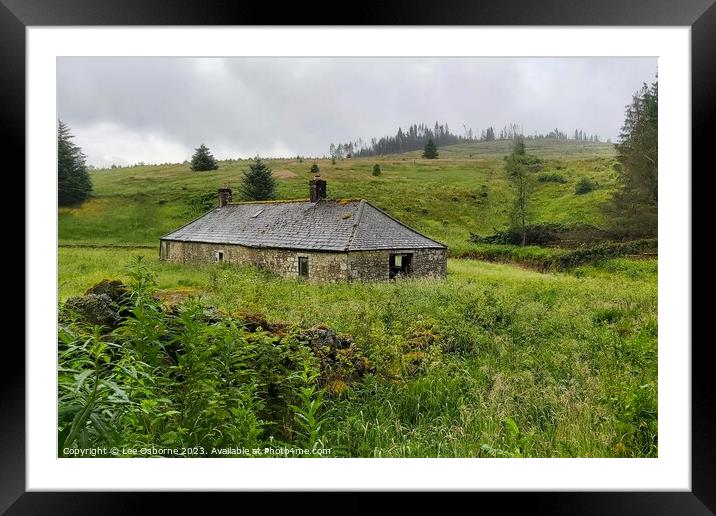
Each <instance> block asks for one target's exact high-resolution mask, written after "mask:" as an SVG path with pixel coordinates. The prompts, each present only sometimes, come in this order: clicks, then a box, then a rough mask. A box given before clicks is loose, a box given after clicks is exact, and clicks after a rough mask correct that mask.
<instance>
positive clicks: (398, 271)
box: [389, 253, 413, 279]
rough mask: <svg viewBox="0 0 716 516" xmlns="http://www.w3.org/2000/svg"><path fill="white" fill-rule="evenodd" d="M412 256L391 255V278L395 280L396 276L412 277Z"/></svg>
mask: <svg viewBox="0 0 716 516" xmlns="http://www.w3.org/2000/svg"><path fill="white" fill-rule="evenodd" d="M412 261H413V255H412V254H402V253H401V254H391V255H390V264H389V267H390V273H389V278H390V279H394V278H395V277H396V276H401V277H405V276H410V273H411V272H412V267H411V262H412Z"/></svg>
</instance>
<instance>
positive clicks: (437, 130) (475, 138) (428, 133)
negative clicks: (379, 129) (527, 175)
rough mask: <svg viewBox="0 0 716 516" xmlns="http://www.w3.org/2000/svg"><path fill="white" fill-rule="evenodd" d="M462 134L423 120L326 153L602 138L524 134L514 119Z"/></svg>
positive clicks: (393, 151) (340, 154)
mask: <svg viewBox="0 0 716 516" xmlns="http://www.w3.org/2000/svg"><path fill="white" fill-rule="evenodd" d="M463 133H464V134H460V135H459V134H455V133H453V132H452V131H451V130H450V127H449V126H448V124H447V122H446V123H442V124H441V123H439V122H437V121H436V122H435V125H433V127H430V126H429V125H427V124H425V123H420V124H412V125H411V126H409V127H408V128H407V129H406V130H403V128H402V127H398V131H397V132H396V133H395V135H394V136H383V137H381V138H371V139H370V141H365V140H363V139H361V138H358V139H357V140H355V141H352V142H347V143H339V144H337V145H336V144H335V143H331V145H330V147H329V155H330V157H331V158H332V159H336V158H339V159H342V158H352V157H368V156H382V155H385V154H400V153H402V152H409V151H415V150H421V149H424V148H425V146H426V145H427V144H428V142H429V141H431V140H432V142H433V143H434V145H435V146H436V147H444V146H446V145H455V144H458V143H475V142H490V141H496V140H514V139H515V138H517V137H518V136H519V137H521V138H523V139H526V140H543V139H556V140H570V139H571V140H578V141H589V142H594V143H599V142H601V141H602V140H601V138H600V137H599V135H597V134H589V133H587V132H586V131H583V130H582V129H575V130H574V133H573V135H572V136H571V137H570V136H568V135H567V133H566V132H564V131H562V130H560V129H558V128H555V129H553V130H552V131H550V132H548V133H537V132H535V133H534V134H532V135H528V136H526V135H524V130H523V128H522V126H521V125H519V124H516V123H510V124H505V125H504V127H502V129H500V130H499V132H497V131H496V130H495V128H494V127H493V126H490V127H488V128H486V129H483V130H482V131H481V132H480V133H479V134H478V133H477V131H474V130H473V129H472V128H468V127H466V126H463Z"/></svg>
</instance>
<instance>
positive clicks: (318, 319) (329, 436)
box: [59, 248, 658, 457]
mask: <svg viewBox="0 0 716 516" xmlns="http://www.w3.org/2000/svg"><path fill="white" fill-rule="evenodd" d="M137 252H138V253H139V254H143V255H145V256H146V257H147V258H146V261H147V267H148V269H149V271H152V272H154V273H156V274H157V281H158V284H159V287H160V288H161V289H162V290H163V296H167V295H170V294H171V292H175V293H176V292H180V293H182V294H183V295H188V294H192V295H201V297H202V299H203V300H204V301H205V302H207V303H211V304H214V305H216V306H218V307H219V308H220V309H222V310H225V311H226V312H228V313H241V312H245V311H253V312H262V313H264V314H266V316H267V317H268V319H269V320H273V321H287V322H289V323H292V324H295V325H298V326H300V327H311V326H316V325H321V324H325V325H328V326H330V327H332V328H334V329H335V330H337V331H339V332H342V333H347V334H350V335H352V336H353V338H354V339H355V343H356V346H357V347H358V348H359V349H360V351H361V352H362V353H364V354H365V355H366V356H367V357H368V358H369V359H370V360H371V361H372V362H373V363H374V364H375V367H376V373H375V374H374V375H369V376H367V377H365V378H364V379H363V380H362V381H361V382H358V383H356V384H353V385H351V386H350V387H349V388H347V389H341V390H340V392H339V393H338V394H336V395H334V396H329V397H328V398H326V400H325V403H326V405H325V407H324V408H325V410H326V412H325V413H326V417H325V419H324V420H323V421H322V422H321V425H320V426H321V430H320V436H318V434H315V435H314V437H316V438H318V437H320V440H321V442H322V444H323V445H325V446H327V447H330V448H331V449H332V453H333V454H335V455H338V456H351V457H354V456H361V457H363V456H369V457H373V456H380V457H406V456H429V457H433V456H458V457H651V456H656V455H657V449H658V447H657V437H656V425H657V405H656V404H657V327H658V325H657V270H656V262H655V260H642V261H634V260H626V259H623V258H619V259H613V260H606V261H605V262H603V263H602V264H600V265H589V266H582V267H579V268H577V269H576V270H575V272H574V273H572V274H563V273H558V274H556V273H553V274H540V273H537V272H534V271H529V270H523V269H518V268H515V267H512V266H506V265H500V264H490V263H481V262H475V261H471V260H455V259H451V260H450V261H449V263H448V272H449V274H448V279H447V280H444V281H440V280H427V279H408V280H404V281H399V282H395V283H338V284H330V285H329V284H325V285H321V284H311V283H306V282H304V281H301V280H285V279H279V278H277V277H275V276H273V275H271V274H268V273H264V272H261V271H258V270H257V269H255V268H253V267H238V266H231V265H222V266H214V265H212V266H205V267H190V266H182V265H169V264H165V263H161V262H159V261H158V259H157V253H156V252H153V251H151V250H138V251H137ZM133 254H135V252H134V251H132V250H126V249H66V248H61V249H60V278H59V281H60V299H61V300H62V299H65V298H66V297H67V296H69V295H76V294H78V293H81V292H83V291H84V289H86V288H87V287H89V286H90V285H91V284H92V283H94V282H95V281H96V280H97V279H99V278H100V277H114V276H116V277H124V278H127V276H126V272H125V271H123V268H122V265H123V264H124V263H126V262H127V261H128V260H129V259H130V258H131V256H132V255H133ZM605 277H608V278H609V280H608V281H605ZM617 279H618V280H617ZM229 349H230V348H229ZM307 383H310V382H307ZM314 394H315V393H314ZM305 435H309V436H310V435H313V434H311V431H310V430H309V431H306V432H305Z"/></svg>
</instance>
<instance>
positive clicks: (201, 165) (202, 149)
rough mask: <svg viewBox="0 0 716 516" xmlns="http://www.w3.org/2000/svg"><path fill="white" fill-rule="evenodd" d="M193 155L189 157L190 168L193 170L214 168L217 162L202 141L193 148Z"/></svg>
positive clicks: (217, 166) (217, 165) (216, 166)
mask: <svg viewBox="0 0 716 516" xmlns="http://www.w3.org/2000/svg"><path fill="white" fill-rule="evenodd" d="M195 151H196V152H195V153H194V155H193V156H192V157H191V169H192V170H194V171H197V172H198V171H204V170H216V169H217V168H219V164H218V163H217V161H216V160H215V159H214V156H212V154H211V152H210V151H209V148H208V147H207V146H206V145H204V144H203V143H202V144H201V145H199V147H198V148H197V149H195Z"/></svg>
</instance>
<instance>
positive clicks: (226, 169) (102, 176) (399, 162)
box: [59, 140, 615, 255]
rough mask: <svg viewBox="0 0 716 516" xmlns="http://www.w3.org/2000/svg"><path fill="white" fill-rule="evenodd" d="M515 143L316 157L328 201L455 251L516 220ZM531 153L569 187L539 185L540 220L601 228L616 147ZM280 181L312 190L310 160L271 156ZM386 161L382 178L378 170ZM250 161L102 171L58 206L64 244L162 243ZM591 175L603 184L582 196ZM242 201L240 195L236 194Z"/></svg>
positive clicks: (540, 145) (536, 206)
mask: <svg viewBox="0 0 716 516" xmlns="http://www.w3.org/2000/svg"><path fill="white" fill-rule="evenodd" d="M509 146H510V142H484V143H474V144H461V145H454V146H450V147H443V148H440V149H439V151H440V159H438V160H425V159H422V158H420V157H419V154H420V153H418V152H414V153H407V154H401V155H393V156H385V157H380V158H361V159H346V160H339V161H337V162H336V164H335V165H332V164H331V161H330V160H318V165H319V166H320V169H321V176H322V177H324V178H325V179H327V181H328V194H329V196H330V197H351V198H355V197H360V198H365V199H367V200H369V201H371V202H372V203H373V204H375V205H376V206H378V207H379V208H381V209H384V210H386V211H387V212H389V213H390V214H391V215H393V216H395V217H396V218H398V219H400V220H402V221H403V222H405V223H407V224H409V225H411V226H413V227H415V228H416V229H418V230H420V231H422V232H424V233H425V234H427V235H428V236H430V237H432V238H435V239H437V240H439V241H442V242H445V243H446V244H447V245H448V246H449V247H450V249H451V252H452V253H454V255H459V254H461V253H462V252H465V251H466V250H468V249H469V248H470V244H468V243H467V238H468V236H469V233H470V232H471V231H472V232H477V233H482V234H488V233H491V232H493V230H494V229H495V228H503V227H504V226H505V225H506V224H507V221H508V216H509V210H510V206H511V199H512V191H511V186H510V185H509V184H508V183H507V181H506V180H505V177H504V173H503V170H502V158H503V156H504V155H505V154H507V153H508V152H509ZM527 151H528V152H530V153H534V154H536V155H538V156H540V157H542V158H544V159H545V160H546V167H545V172H555V173H558V174H561V175H562V176H564V178H565V179H566V180H567V182H566V183H564V184H559V183H538V184H537V188H536V190H535V192H534V194H533V201H532V208H533V209H532V211H533V213H532V220H533V221H534V222H547V221H550V222H565V223H568V222H586V223H591V224H595V225H602V224H603V222H604V221H603V218H602V215H601V213H600V210H599V204H600V203H601V202H603V201H605V200H606V199H607V198H608V197H609V195H610V193H611V191H612V189H613V188H614V180H615V174H614V172H613V170H612V163H613V161H614V150H613V146H611V145H608V144H593V143H587V142H575V141H549V140H543V141H535V142H528V145H527ZM268 163H269V166H271V167H272V168H273V171H274V175H275V176H277V178H278V183H279V187H278V198H283V199H298V198H306V197H307V196H308V186H307V181H308V179H309V178H310V175H311V174H310V172H309V169H310V166H311V164H312V161H311V160H304V161H303V163H300V162H299V161H298V160H295V159H289V160H268ZM375 163H380V166H381V169H382V172H383V174H382V175H381V176H379V177H373V176H372V175H371V170H372V167H373V165H374V164H375ZM247 167H248V162H247V161H232V162H222V163H221V164H220V168H219V170H216V171H212V172H192V171H191V170H190V169H189V166H188V164H176V165H167V166H143V167H134V168H126V169H113V170H103V171H94V172H93V173H92V180H93V182H94V187H95V196H94V197H93V198H92V199H91V200H89V201H88V202H85V203H84V204H83V205H82V206H79V207H73V208H60V210H59V239H60V244H72V243H75V244H88V243H93V244H139V245H158V239H159V237H160V236H161V235H162V234H165V233H167V232H169V231H171V230H173V229H175V228H176V227H178V226H180V225H182V224H184V223H186V222H187V221H189V220H191V219H192V218H195V217H197V216H199V215H201V213H203V211H204V210H206V209H208V207H210V206H213V205H215V204H214V203H215V200H214V199H210V200H209V201H208V204H203V205H202V202H201V201H202V196H206V195H212V194H214V193H215V192H216V190H217V188H218V187H220V186H221V185H223V184H224V183H228V184H229V185H230V186H232V187H235V189H236V187H237V186H238V185H239V183H240V181H241V177H242V173H243V171H244V170H246V169H247ZM582 176H586V177H589V178H591V179H593V180H595V181H597V182H598V184H599V188H598V189H597V190H595V191H593V192H590V193H588V194H586V195H575V194H574V186H575V183H576V182H577V180H578V179H579V178H580V177H582ZM235 200H239V199H236V198H235Z"/></svg>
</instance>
